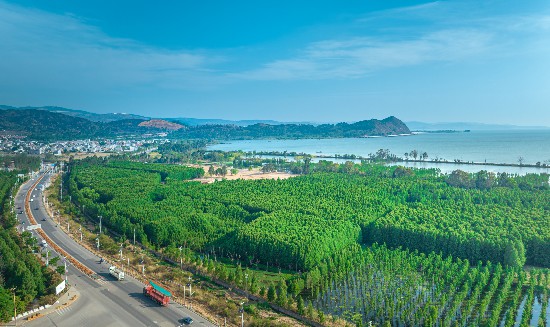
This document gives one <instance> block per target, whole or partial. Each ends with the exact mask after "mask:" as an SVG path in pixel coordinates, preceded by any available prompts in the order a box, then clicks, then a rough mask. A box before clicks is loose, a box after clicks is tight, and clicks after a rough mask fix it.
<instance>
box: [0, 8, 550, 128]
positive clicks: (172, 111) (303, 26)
mask: <svg viewBox="0 0 550 327" xmlns="http://www.w3.org/2000/svg"><path fill="white" fill-rule="evenodd" d="M0 18H1V19H0V21H1V23H0V32H1V33H0V50H1V51H2V54H3V55H2V56H3V59H2V61H0V69H1V71H2V72H3V76H4V77H7V78H3V79H1V80H0V103H3V104H6V105H11V106H18V107H19V106H43V105H53V106H60V107H65V108H70V109H78V110H85V111H89V112H96V113H111V112H127V113H132V114H138V115H144V116H154V117H159V118H162V117H164V118H167V117H190V118H198V119H226V120H277V121H288V122H301V121H307V122H341V121H358V120H363V119H371V118H377V119H381V118H385V117H388V116H392V115H393V116H396V117H398V118H399V119H401V120H403V121H421V122H431V123H439V122H457V123H458V122H476V123H482V124H502V125H514V126H550V110H549V109H550V92H548V91H547V89H548V85H550V3H549V2H547V1H543V0H535V1H530V2H529V3H518V2H515V1H489V2H483V3H479V2H477V1H473V0H467V1H435V2H427V1H392V2H387V1H378V2H368V3H367V2H364V1H350V2H346V3H334V2H332V1H318V2H315V4H314V5H310V4H308V3H293V2H290V1H267V2H263V3H261V4H259V3H257V2H251V1H243V2H239V3H226V2H214V3H212V2H210V3H184V2H179V1H169V2H165V3H163V5H162V6H159V5H153V4H152V3H151V2H148V1H137V2H136V1H132V2H129V1H118V2H116V3H112V2H108V1H104V0H98V1H94V2H90V3H81V2H74V1H69V0H58V1H48V2H44V1H37V0H13V1H5V0H0Z"/></svg>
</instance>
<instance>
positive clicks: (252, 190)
mask: <svg viewBox="0 0 550 327" xmlns="http://www.w3.org/2000/svg"><path fill="white" fill-rule="evenodd" d="M306 164H307V165H308V167H307V168H303V169H301V171H302V172H307V174H304V175H301V176H298V177H294V178H289V179H284V180H231V181H229V180H222V181H217V182H215V183H213V184H201V183H199V182H195V181H191V179H193V178H195V177H200V176H203V175H204V173H205V172H204V171H203V170H202V168H191V167H185V166H180V165H164V164H144V163H138V162H130V161H117V160H105V159H89V160H84V161H75V162H73V163H72V164H71V166H70V173H69V174H67V175H66V177H65V178H66V182H68V183H66V184H68V187H69V190H70V194H71V195H72V199H73V202H74V204H75V205H76V206H77V208H79V209H80V210H82V209H84V208H85V209H84V211H85V214H86V215H87V216H92V217H93V216H98V215H101V216H102V217H103V223H104V225H107V226H108V228H110V229H111V230H112V231H115V232H116V233H118V234H122V235H125V236H126V237H127V238H131V237H132V235H133V230H134V228H135V230H136V234H137V238H138V240H139V241H140V242H141V243H143V244H145V245H148V246H151V247H153V248H156V249H160V250H162V249H177V248H178V247H180V246H181V247H183V248H185V249H186V251H188V250H192V251H194V252H196V253H199V254H205V255H206V256H205V257H206V258H216V257H220V258H228V259H230V260H231V262H235V263H238V264H239V267H240V266H241V265H242V266H246V267H251V268H254V267H256V268H257V267H258V265H263V266H264V267H266V266H267V267H279V269H284V270H285V271H288V272H295V273H296V276H297V277H296V278H297V279H291V280H287V281H286V282H284V283H282V284H279V285H277V287H276V288H273V290H272V291H271V293H270V292H268V294H267V298H268V300H270V301H276V303H278V304H279V305H282V306H287V307H290V308H293V309H295V310H297V311H298V312H301V313H303V314H304V315H306V316H311V317H313V316H315V317H316V319H317V320H319V321H320V320H322V319H324V314H331V315H335V316H340V317H344V318H346V319H347V320H349V321H355V322H356V323H357V325H360V324H366V323H367V322H368V321H375V322H377V323H380V324H382V323H387V322H389V323H390V324H392V325H398V324H400V323H401V324H409V323H411V322H414V324H415V325H435V324H436V322H437V325H443V326H451V325H452V324H458V325H460V326H462V325H468V324H472V323H474V322H475V324H478V325H485V326H493V325H495V324H494V322H497V321H500V320H501V319H504V320H505V321H506V325H508V323H509V322H510V321H511V322H512V323H513V322H514V321H515V320H517V319H520V320H521V321H522V325H525V326H528V325H529V323H530V321H529V319H530V317H531V311H530V310H531V309H532V307H534V306H536V305H535V304H536V303H539V304H540V305H543V311H541V313H540V315H541V317H542V316H543V315H544V313H545V312H546V311H544V310H546V309H545V308H546V306H545V305H546V304H547V303H546V304H545V302H544V299H546V300H545V301H546V302H547V301H548V297H547V291H548V290H547V288H548V284H549V277H548V270H547V269H545V270H543V269H538V270H533V271H531V272H530V273H526V272H525V271H524V270H523V267H524V265H526V264H528V265H532V266H538V267H540V268H545V267H546V268H548V267H550V251H549V249H550V214H549V213H550V201H548V199H549V198H550V197H549V195H550V189H549V187H548V175H526V176H510V175H506V174H499V175H494V174H491V173H487V172H483V171H482V172H479V173H476V174H467V173H464V172H460V171H456V172H453V173H452V174H448V175H445V174H440V173H439V171H437V170H435V169H430V170H415V169H408V168H403V167H391V166H383V165H373V164H367V163H363V164H353V163H346V164H341V165H338V164H331V163H327V162H321V163H319V164H313V163H310V162H309V161H308V162H307V163H306ZM75 210H76V208H75ZM201 258H202V256H201ZM202 260H203V259H201V261H202ZM204 260H206V261H207V262H205V263H204V265H205V266H207V267H210V268H209V269H210V271H212V272H213V273H214V275H215V276H217V277H218V278H220V279H222V280H229V281H230V282H234V283H235V284H237V285H240V286H242V285H241V284H242V279H239V278H238V277H236V276H234V275H232V274H234V273H231V274H230V273H228V272H227V270H226V269H225V268H223V266H222V265H220V264H219V263H218V262H216V261H215V260H212V259H204ZM238 271H240V269H237V272H236V273H238ZM239 283H241V284H239ZM369 285H370V286H369ZM497 289H499V290H500V291H499V292H496V290H497ZM264 291H265V290H264ZM259 292H260V294H261V291H259ZM403 292H404V293H403ZM366 293H368V295H366ZM400 294H403V295H402V296H401V298H400ZM264 295H265V294H264ZM535 295H536V296H535ZM523 299H527V300H528V301H530V302H529V304H530V305H531V306H530V305H527V306H525V309H524V307H523V306H521V310H520V309H518V308H519V303H520V302H522V300H523ZM535 299H539V300H535ZM342 301H343V302H342ZM358 301H362V302H358ZM537 301H539V302H537ZM312 308H315V310H316V311H315V312H316V313H315V312H313V311H312V310H313V309H312ZM518 310H519V311H518ZM537 314H538V313H537ZM505 315H509V316H510V317H507V316H505ZM527 315H529V317H527ZM518 317H519V318H518ZM505 318H506V319H505ZM522 319H523V320H525V321H523V320H522ZM533 319H535V318H533ZM541 319H542V318H541ZM534 321H535V323H536V322H537V321H539V320H538V317H537V319H535V320H534Z"/></svg>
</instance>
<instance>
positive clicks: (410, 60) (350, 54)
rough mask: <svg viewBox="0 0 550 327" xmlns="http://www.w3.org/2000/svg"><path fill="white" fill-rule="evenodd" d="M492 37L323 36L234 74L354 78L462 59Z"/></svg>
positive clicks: (467, 33)
mask: <svg viewBox="0 0 550 327" xmlns="http://www.w3.org/2000/svg"><path fill="white" fill-rule="evenodd" d="M491 40H492V35H491V34H490V33H486V32H482V31H476V30H470V29H456V30H442V31H438V32H433V33H429V34H426V35H424V36H422V37H419V38H417V39H414V40H399V41H385V40H382V39H376V38H372V37H370V38H369V37H357V38H349V39H344V40H325V41H322V42H315V43H312V44H310V45H309V46H308V47H307V48H305V49H304V50H303V51H302V52H301V54H300V55H299V56H297V57H296V58H292V59H287V60H277V61H273V62H270V63H267V64H265V65H264V66H263V67H261V68H259V69H255V70H251V71H248V72H244V73H240V74H236V76H239V77H240V78H245V79H257V80H285V79H326V78H355V77H360V76H364V75H367V74H370V73H372V72H375V71H378V70H381V69H386V68H393V67H402V66H410V65H418V64H422V63H426V62H436V61H440V62H451V61H456V60H461V59H464V58H466V57H469V56H473V55H476V54H479V53H482V52H484V51H485V50H486V49H487V48H488V47H490V45H491Z"/></svg>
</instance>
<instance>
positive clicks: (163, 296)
mask: <svg viewBox="0 0 550 327" xmlns="http://www.w3.org/2000/svg"><path fill="white" fill-rule="evenodd" d="M149 284H150V285H146V286H145V287H144V288H143V294H145V296H148V297H150V298H151V299H153V300H155V301H156V302H158V304H160V305H162V306H167V305H168V303H170V297H171V296H172V293H170V292H168V291H167V290H165V289H164V288H162V287H160V286H159V285H157V284H155V283H153V282H152V281H149Z"/></svg>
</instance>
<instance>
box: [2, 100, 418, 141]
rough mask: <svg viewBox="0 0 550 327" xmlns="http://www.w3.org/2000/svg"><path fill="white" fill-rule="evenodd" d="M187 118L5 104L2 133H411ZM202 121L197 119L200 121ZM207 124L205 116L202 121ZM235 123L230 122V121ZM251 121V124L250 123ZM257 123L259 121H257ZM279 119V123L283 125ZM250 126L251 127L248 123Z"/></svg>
mask: <svg viewBox="0 0 550 327" xmlns="http://www.w3.org/2000/svg"><path fill="white" fill-rule="evenodd" d="M182 120H184V119H181V118H180V119H177V118H173V119H151V118H148V117H143V116H138V115H131V114H94V113H89V112H86V111H82V110H71V109H66V108H60V107H24V108H14V107H10V106H0V132H1V133H4V134H17V135H24V136H27V137H28V138H29V139H33V140H48V141H50V140H72V139H84V138H95V137H117V136H131V135H136V136H137V135H143V134H151V133H155V132H165V133H169V134H170V137H172V138H182V139H190V138H193V139H217V140H229V139H258V138H286V139H288V138H338V137H364V136H384V135H391V134H408V133H410V130H409V128H408V127H407V125H405V124H404V123H403V122H402V121H401V120H399V119H397V118H396V117H393V116H391V117H388V118H386V119H383V120H377V119H371V120H363V121H359V122H355V123H338V124H321V125H312V124H292V123H279V122H274V123H272V124H267V123H263V122H262V123H258V121H240V123H241V125H237V124H212V122H214V121H216V120H209V123H208V124H201V125H191V124H181V122H182ZM197 121H198V120H195V123H197V124H198V122H197ZM202 122H204V120H202ZM226 122H229V121H226ZM245 122H246V123H245ZM252 122H255V123H254V124H251V123H252ZM277 123H278V124H277ZM246 124H248V125H246Z"/></svg>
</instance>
